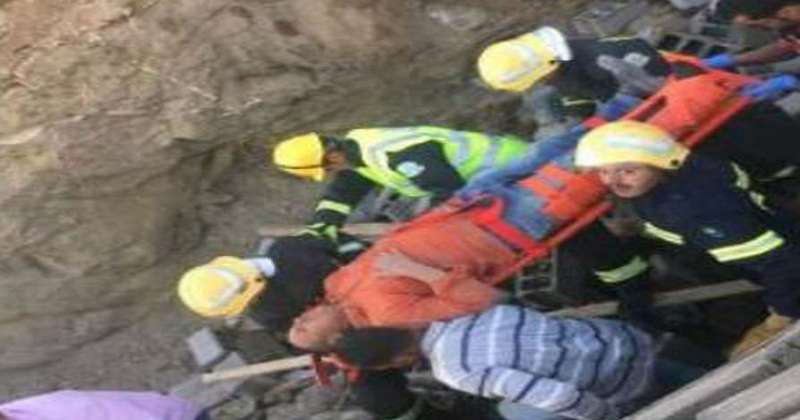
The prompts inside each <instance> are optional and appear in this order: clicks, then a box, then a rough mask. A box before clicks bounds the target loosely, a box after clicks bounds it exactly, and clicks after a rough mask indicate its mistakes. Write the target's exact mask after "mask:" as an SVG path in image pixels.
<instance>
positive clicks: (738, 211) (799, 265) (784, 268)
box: [685, 171, 800, 318]
mask: <svg viewBox="0 0 800 420" xmlns="http://www.w3.org/2000/svg"><path fill="white" fill-rule="evenodd" d="M731 172H733V171H731ZM730 176H731V177H732V178H733V177H734V176H735V175H733V174H731V175H730ZM738 179H739V182H740V183H741V182H743V181H742V178H741V177H739V178H738ZM704 200H705V201H706V202H705V203H698V213H697V216H696V219H695V220H694V221H693V223H692V226H693V228H692V229H691V231H688V232H685V233H686V238H687V241H688V242H689V243H691V244H694V245H696V246H698V247H700V248H702V249H704V250H706V251H707V252H708V253H709V254H711V256H712V257H713V258H714V259H716V260H717V261H719V262H720V263H723V264H730V265H734V266H737V267H740V268H742V269H744V270H745V271H746V272H748V273H751V274H752V275H753V276H754V280H756V281H758V282H761V283H763V284H764V285H765V286H766V291H765V295H764V299H765V301H766V303H767V304H768V305H769V306H772V307H773V308H774V309H775V311H776V312H777V313H778V314H780V315H784V316H788V317H792V318H797V317H800V287H797V285H798V282H800V258H798V255H800V249H798V247H797V246H795V245H793V244H792V243H790V242H788V241H787V240H786V239H785V238H784V237H783V236H781V234H780V233H778V232H776V231H775V230H773V229H772V228H771V227H770V226H768V225H766V224H765V223H764V222H763V221H762V218H761V217H760V216H759V210H757V209H756V207H755V205H754V204H753V201H752V197H751V196H750V195H749V191H747V190H743V189H740V188H737V187H735V186H733V187H728V188H719V189H717V190H715V191H708V195H707V196H706V197H704Z"/></svg>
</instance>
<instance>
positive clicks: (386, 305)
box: [372, 267, 504, 325]
mask: <svg viewBox="0 0 800 420" xmlns="http://www.w3.org/2000/svg"><path fill="white" fill-rule="evenodd" d="M376 281H379V282H382V287H381V289H380V290H379V293H380V295H381V297H380V299H376V301H375V306H374V307H373V311H372V313H373V315H372V318H373V321H374V322H375V323H376V324H381V325H405V324H427V323H430V322H432V321H439V320H445V319H451V318H455V317H458V316H461V315H467V314H472V313H477V312H480V311H483V310H484V309H486V308H488V307H490V306H492V305H493V304H494V303H496V302H497V301H498V300H500V298H501V297H502V296H504V295H503V293H502V292H501V291H500V290H498V289H496V288H494V287H492V286H491V285H488V284H486V283H482V282H480V281H479V280H478V279H477V278H476V277H475V276H474V274H473V273H472V271H471V270H468V269H466V268H464V267H457V268H453V269H450V270H448V272H447V274H446V275H445V277H444V278H442V279H439V280H436V281H435V282H433V283H432V284H431V286H430V287H421V288H414V289H412V288H409V287H407V279H392V278H390V277H387V278H383V279H379V280H376Z"/></svg>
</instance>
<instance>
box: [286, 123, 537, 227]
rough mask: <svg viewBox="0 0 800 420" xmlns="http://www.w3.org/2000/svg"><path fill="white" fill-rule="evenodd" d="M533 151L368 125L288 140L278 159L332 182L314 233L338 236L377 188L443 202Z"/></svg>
mask: <svg viewBox="0 0 800 420" xmlns="http://www.w3.org/2000/svg"><path fill="white" fill-rule="evenodd" d="M527 146H528V144H527V143H525V142H524V141H522V139H520V138H518V137H515V136H511V135H489V134H482V133H474V132H467V131H456V130H450V129H446V128H439V127H432V126H418V127H400V128H362V129H356V130H351V131H349V132H348V133H347V134H345V136H344V137H333V136H325V135H320V134H317V133H310V134H305V135H302V136H298V137H293V138H290V139H288V140H284V141H282V142H281V143H280V144H278V146H277V147H276V148H275V151H274V154H273V158H274V159H273V160H274V162H275V165H277V167H278V168H280V169H281V170H283V171H286V172H288V173H290V174H292V175H297V176H300V177H302V178H306V179H310V180H314V181H322V180H324V179H325V178H326V177H329V178H331V181H330V183H329V184H328V185H327V186H326V189H325V191H324V193H323V194H322V198H321V200H320V201H319V203H317V206H316V209H315V213H314V216H313V220H312V222H311V224H310V226H309V228H310V229H312V230H314V231H316V232H320V233H324V234H326V235H328V236H330V237H334V236H335V233H336V231H337V230H338V228H339V227H341V226H342V225H343V224H344V222H345V220H346V219H347V217H348V216H349V215H350V214H351V212H352V211H353V210H354V209H355V208H356V206H357V205H358V203H359V202H360V201H361V200H362V199H363V198H364V197H365V196H366V195H367V193H368V192H369V191H370V190H372V189H373V188H375V187H384V188H391V189H393V190H394V191H397V192H398V193H399V194H401V195H403V196H406V197H431V199H432V203H433V204H435V203H439V202H441V201H444V200H445V199H446V198H448V197H449V196H450V194H451V193H452V192H453V191H455V190H457V189H459V188H461V186H463V185H464V183H465V181H466V180H468V179H469V178H470V177H472V176H473V175H474V174H476V173H478V172H480V171H482V170H486V169H492V168H497V167H500V166H502V165H504V164H505V163H507V162H509V161H511V160H512V159H514V158H517V157H519V156H521V155H523V154H524V153H525V151H526V149H527Z"/></svg>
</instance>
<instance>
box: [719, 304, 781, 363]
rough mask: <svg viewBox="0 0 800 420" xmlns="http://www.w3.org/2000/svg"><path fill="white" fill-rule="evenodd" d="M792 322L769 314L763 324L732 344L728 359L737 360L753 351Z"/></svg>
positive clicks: (748, 331) (751, 329)
mask: <svg viewBox="0 0 800 420" xmlns="http://www.w3.org/2000/svg"><path fill="white" fill-rule="evenodd" d="M793 321H794V320H793V319H792V318H789V317H787V316H783V315H778V314H770V315H769V316H768V317H767V318H766V319H765V320H764V322H762V323H760V324H758V325H756V326H755V327H753V328H750V329H749V330H747V332H746V333H745V334H744V335H743V336H742V338H741V339H739V341H738V342H737V343H736V344H734V346H733V348H732V349H731V351H730V358H731V359H737V358H739V357H741V356H743V355H744V354H745V353H748V352H749V351H750V350H753V349H755V348H756V347H758V346H759V345H761V344H762V343H764V342H765V341H767V340H769V339H770V338H772V337H773V336H775V335H776V334H778V333H779V332H781V331H783V329H784V328H786V327H788V326H789V324H791V323H792V322H793Z"/></svg>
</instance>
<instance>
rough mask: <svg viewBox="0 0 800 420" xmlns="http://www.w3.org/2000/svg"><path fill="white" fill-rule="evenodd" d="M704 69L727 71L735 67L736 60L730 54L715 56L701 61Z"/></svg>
mask: <svg viewBox="0 0 800 420" xmlns="http://www.w3.org/2000/svg"><path fill="white" fill-rule="evenodd" d="M701 61H702V62H703V64H704V65H705V66H706V67H711V68H712V69H718V70H722V69H728V68H731V67H733V66H735V65H736V59H735V58H734V57H733V55H731V54H717V55H713V56H711V57H708V58H704V59H703V60H701Z"/></svg>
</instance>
